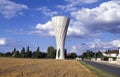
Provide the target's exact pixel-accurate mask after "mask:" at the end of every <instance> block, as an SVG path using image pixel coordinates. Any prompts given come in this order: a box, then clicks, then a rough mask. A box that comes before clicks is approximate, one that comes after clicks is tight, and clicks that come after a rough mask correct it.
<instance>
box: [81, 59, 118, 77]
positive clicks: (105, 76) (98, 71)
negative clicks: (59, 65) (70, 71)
mask: <svg viewBox="0 0 120 77" xmlns="http://www.w3.org/2000/svg"><path fill="white" fill-rule="evenodd" d="M80 63H81V64H82V65H84V66H85V67H87V68H88V69H89V70H90V71H92V72H93V73H94V74H95V75H97V76H98V77H117V76H116V75H113V74H111V73H109V72H107V71H104V70H102V69H99V68H96V67H94V66H91V65H89V64H86V63H85V62H81V61H80Z"/></svg>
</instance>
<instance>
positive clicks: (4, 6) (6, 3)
mask: <svg viewBox="0 0 120 77" xmlns="http://www.w3.org/2000/svg"><path fill="white" fill-rule="evenodd" d="M23 9H28V7H27V6H26V5H23V4H17V3H15V2H13V1H10V0H0V14H2V15H4V17H5V18H12V17H14V16H16V15H21V14H22V15H23V13H22V12H21V11H22V10H23Z"/></svg>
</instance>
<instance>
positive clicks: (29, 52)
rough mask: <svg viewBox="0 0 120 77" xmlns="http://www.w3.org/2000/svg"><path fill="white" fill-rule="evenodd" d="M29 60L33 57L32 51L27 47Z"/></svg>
mask: <svg viewBox="0 0 120 77" xmlns="http://www.w3.org/2000/svg"><path fill="white" fill-rule="evenodd" d="M26 55H27V58H31V57H32V51H31V50H30V49H29V46H28V47H27V52H26Z"/></svg>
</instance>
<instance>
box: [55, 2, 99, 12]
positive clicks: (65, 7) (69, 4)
mask: <svg viewBox="0 0 120 77" xmlns="http://www.w3.org/2000/svg"><path fill="white" fill-rule="evenodd" d="M65 1H66V2H67V4H66V5H57V8H58V9H61V10H63V11H64V12H69V11H70V12H71V11H76V10H78V6H80V5H82V4H91V3H95V2H97V1H98V0H65Z"/></svg>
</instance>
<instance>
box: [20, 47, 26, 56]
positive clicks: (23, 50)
mask: <svg viewBox="0 0 120 77" xmlns="http://www.w3.org/2000/svg"><path fill="white" fill-rule="evenodd" d="M21 57H22V58H25V57H26V53H25V48H24V47H23V48H22V50H21Z"/></svg>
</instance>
